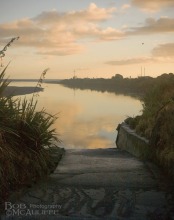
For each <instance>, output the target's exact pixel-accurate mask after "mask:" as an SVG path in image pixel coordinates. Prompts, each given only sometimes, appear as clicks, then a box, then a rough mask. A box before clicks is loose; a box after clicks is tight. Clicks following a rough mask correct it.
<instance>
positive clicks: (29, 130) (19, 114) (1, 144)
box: [0, 67, 62, 202]
mask: <svg viewBox="0 0 174 220" xmlns="http://www.w3.org/2000/svg"><path fill="white" fill-rule="evenodd" d="M6 68H7V67H6ZM6 68H4V70H3V71H2V73H1V74H0V178H1V183H0V198H1V202H2V201H3V200H4V199H5V198H7V197H8V195H9V193H10V191H11V190H15V189H19V188H21V187H23V186H25V185H30V184H32V183H33V182H35V181H37V180H38V179H40V178H43V177H45V176H46V175H47V174H49V173H50V171H51V170H53V167H55V164H54V161H53V160H52V157H51V154H50V153H49V151H48V148H49V147H51V145H52V143H53V141H56V142H59V139H58V138H57V134H56V131H55V129H54V128H52V127H53V124H54V121H55V120H56V116H53V115H50V114H48V113H47V112H46V111H45V109H42V110H41V111H36V106H37V101H35V97H34V96H33V97H32V99H31V100H29V101H28V100H26V99H24V100H23V101H22V100H21V99H14V97H9V96H8V97H4V96H3V95H2V94H3V92H4V90H5V89H6V87H7V86H8V84H9V83H8V81H7V79H4V76H5V70H6ZM61 154H62V151H61V150H60V155H61Z"/></svg>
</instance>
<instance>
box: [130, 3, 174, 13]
mask: <svg viewBox="0 0 174 220" xmlns="http://www.w3.org/2000/svg"><path fill="white" fill-rule="evenodd" d="M132 5H134V6H137V7H139V8H141V9H143V10H145V11H158V10H160V9H161V8H164V7H174V1H173V0H132Z"/></svg>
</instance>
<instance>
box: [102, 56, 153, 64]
mask: <svg viewBox="0 0 174 220" xmlns="http://www.w3.org/2000/svg"><path fill="white" fill-rule="evenodd" d="M155 61H156V59H155V58H152V57H137V58H135V57H133V58H129V59H122V60H113V61H108V62H106V64H110V65H131V64H139V63H149V62H155Z"/></svg>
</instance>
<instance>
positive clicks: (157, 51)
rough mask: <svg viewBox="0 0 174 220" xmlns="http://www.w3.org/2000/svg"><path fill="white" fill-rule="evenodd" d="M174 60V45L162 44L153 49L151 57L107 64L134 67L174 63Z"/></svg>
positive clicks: (108, 62) (112, 61)
mask: <svg viewBox="0 0 174 220" xmlns="http://www.w3.org/2000/svg"><path fill="white" fill-rule="evenodd" d="M173 58H174V43H166V44H160V45H158V46H156V47H155V48H153V49H152V51H151V56H149V57H133V58H128V59H122V60H111V61H107V62H106V63H105V64H109V65H117V66H121V65H132V64H145V63H154V62H156V63H158V62H160V63H161V62H163V63H165V62H173Z"/></svg>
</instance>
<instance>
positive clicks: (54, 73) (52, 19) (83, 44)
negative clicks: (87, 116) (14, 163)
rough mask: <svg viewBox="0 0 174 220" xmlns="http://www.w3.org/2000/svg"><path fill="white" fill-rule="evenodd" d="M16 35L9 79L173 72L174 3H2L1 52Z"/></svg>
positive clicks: (9, 53)
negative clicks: (45, 73) (44, 74)
mask: <svg viewBox="0 0 174 220" xmlns="http://www.w3.org/2000/svg"><path fill="white" fill-rule="evenodd" d="M17 36H20V39H19V40H18V41H15V42H13V44H12V45H11V47H9V48H8V49H7V51H6V56H5V57H4V58H3V60H2V62H3V65H4V66H5V65H6V64H7V63H8V62H9V61H12V62H11V64H10V66H9V68H8V71H7V75H8V76H9V77H10V78H36V79H37V78H39V76H40V74H41V72H42V71H43V70H44V69H45V68H50V70H49V72H48V75H47V77H46V78H48V79H51V78H52V79H53V78H54V79H62V78H70V77H72V76H73V74H74V71H75V74H76V76H77V77H104V78H110V77H112V76H113V75H115V74H117V73H119V74H122V75H123V76H124V77H130V76H131V77H137V76H140V75H141V73H142V74H143V75H144V74H145V75H149V76H153V77H156V76H158V75H161V74H162V73H170V72H174V0H115V1H114V0H93V1H89V0H30V1H29V0H0V50H2V49H3V47H4V46H5V45H6V43H8V42H9V40H10V39H11V38H12V37H17ZM1 69H2V67H1Z"/></svg>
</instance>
